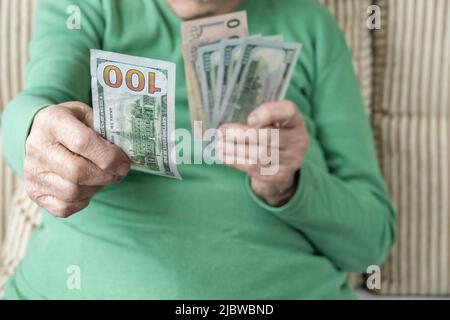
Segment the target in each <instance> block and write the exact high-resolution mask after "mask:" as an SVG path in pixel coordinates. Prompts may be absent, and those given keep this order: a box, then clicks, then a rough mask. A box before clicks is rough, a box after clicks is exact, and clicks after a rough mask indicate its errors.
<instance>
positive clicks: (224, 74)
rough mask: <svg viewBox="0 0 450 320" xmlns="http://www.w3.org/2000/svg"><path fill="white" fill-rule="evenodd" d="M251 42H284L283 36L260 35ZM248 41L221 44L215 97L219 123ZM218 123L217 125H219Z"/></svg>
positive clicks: (223, 42) (253, 37)
mask: <svg viewBox="0 0 450 320" xmlns="http://www.w3.org/2000/svg"><path fill="white" fill-rule="evenodd" d="M248 39H249V40H255V39H264V41H267V42H270V41H271V42H282V41H283V37H282V36H281V35H275V36H266V37H262V36H261V35H260V34H258V35H254V36H251V37H249V38H248ZM247 41H248V40H246V39H231V40H226V41H222V42H221V47H220V51H221V52H220V57H221V59H222V60H221V62H220V69H219V74H218V81H217V86H218V88H219V89H218V90H217V93H216V97H215V102H216V105H215V108H214V109H215V110H216V113H215V118H216V119H218V120H217V121H220V120H222V119H221V118H220V117H221V115H222V114H223V112H224V111H225V110H224V108H225V107H226V105H225V104H224V99H225V95H226V93H227V92H228V89H229V87H230V82H231V81H232V80H233V74H234V72H235V70H236V66H237V64H238V62H239V61H240V60H241V57H242V51H243V48H244V46H245V45H246V43H247ZM217 121H216V125H217Z"/></svg>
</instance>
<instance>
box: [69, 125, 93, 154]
mask: <svg viewBox="0 0 450 320" xmlns="http://www.w3.org/2000/svg"><path fill="white" fill-rule="evenodd" d="M91 139H92V138H91V135H90V134H88V133H86V132H84V131H80V130H78V132H76V133H75V135H74V138H73V140H72V144H73V148H74V149H75V151H76V152H80V153H81V152H84V151H86V150H87V149H88V148H89V145H90V143H91Z"/></svg>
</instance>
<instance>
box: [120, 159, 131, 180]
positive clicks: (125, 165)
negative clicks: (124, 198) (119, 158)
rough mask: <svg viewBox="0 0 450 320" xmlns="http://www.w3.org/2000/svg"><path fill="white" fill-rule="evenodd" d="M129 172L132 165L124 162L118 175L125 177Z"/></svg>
mask: <svg viewBox="0 0 450 320" xmlns="http://www.w3.org/2000/svg"><path fill="white" fill-rule="evenodd" d="M128 171H130V164H129V163H128V162H123V163H122V164H121V165H120V167H119V169H118V170H117V173H118V175H119V176H121V177H123V176H125V175H126V174H127V173H128Z"/></svg>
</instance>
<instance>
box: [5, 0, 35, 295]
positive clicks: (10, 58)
mask: <svg viewBox="0 0 450 320" xmlns="http://www.w3.org/2000/svg"><path fill="white" fill-rule="evenodd" d="M36 3H37V0H0V84H1V85H0V111H1V110H2V109H3V107H4V106H5V105H6V103H7V102H8V101H10V100H11V99H12V98H13V97H14V96H15V95H16V94H17V93H18V92H19V91H20V89H21V88H22V84H23V75H24V69H25V65H26V63H27V45H28V41H29V38H30V35H31V29H32V25H33V17H34V15H33V12H34V8H35V6H36ZM1 146H2V142H1V136H0V244H2V247H1V250H0V265H1V266H2V268H1V269H0V297H1V296H2V288H3V284H4V282H5V279H6V277H8V276H9V275H10V274H11V273H12V272H13V271H14V269H15V267H16V265H17V263H18V262H19V260H20V259H21V258H22V256H23V254H24V252H25V248H26V244H27V242H28V239H29V237H30V234H31V231H32V229H33V228H34V227H35V226H36V224H37V223H38V222H39V219H40V215H39V212H38V208H37V206H36V205H35V204H34V203H33V202H31V200H29V199H28V197H27V196H26V195H25V193H24V191H23V190H22V189H21V183H20V181H19V179H17V178H16V177H15V176H14V175H13V173H12V172H11V171H10V169H9V168H8V167H7V165H6V163H5V161H4V160H3V158H2V157H1ZM14 193H16V196H13V195H14ZM7 229H8V230H9V232H6V230H7Z"/></svg>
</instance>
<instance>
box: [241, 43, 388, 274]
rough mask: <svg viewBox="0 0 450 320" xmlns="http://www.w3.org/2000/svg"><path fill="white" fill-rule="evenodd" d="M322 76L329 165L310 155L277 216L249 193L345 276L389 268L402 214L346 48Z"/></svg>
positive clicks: (318, 100) (319, 116) (316, 115)
mask: <svg viewBox="0 0 450 320" xmlns="http://www.w3.org/2000/svg"><path fill="white" fill-rule="evenodd" d="M335 58H336V59H333V62H332V63H331V64H329V65H328V66H327V67H326V68H325V69H324V70H323V71H321V73H320V75H319V76H318V81H316V85H315V88H314V98H313V101H312V104H313V115H312V121H313V122H314V125H315V127H316V129H317V131H316V134H315V137H314V138H315V139H316V140H317V141H318V143H319V145H320V149H321V151H322V153H323V156H324V158H325V161H326V166H325V168H324V166H322V165H318V164H317V163H316V162H315V161H314V159H315V158H314V155H312V154H311V152H308V153H307V155H306V159H305V162H304V164H303V166H302V168H301V170H300V179H299V185H298V189H297V192H296V194H295V195H294V196H293V198H291V199H290V201H289V202H288V203H287V204H286V205H284V206H283V207H279V208H274V207H271V206H269V205H267V204H266V203H265V202H264V201H263V200H262V199H260V198H258V197H257V196H256V195H255V194H254V193H253V192H252V190H251V187H250V183H247V189H248V191H249V193H250V195H251V197H252V198H253V199H254V201H255V202H257V203H258V204H259V205H260V206H261V207H263V208H264V209H265V210H268V211H269V212H271V213H273V214H274V215H276V216H278V217H279V218H280V219H282V220H283V221H284V222H285V223H287V224H289V225H290V226H291V227H293V228H296V229H297V230H299V231H301V232H302V234H304V235H305V236H306V237H307V238H308V239H309V240H310V241H311V243H313V245H314V246H315V247H316V249H317V250H318V251H319V252H320V253H321V254H323V255H324V256H326V257H327V258H328V259H330V260H331V261H332V262H333V263H334V264H335V266H337V268H339V269H341V270H343V271H346V272H361V271H365V270H366V269H367V267H368V266H369V265H374V264H375V265H377V264H379V263H381V262H382V260H383V259H384V258H385V256H386V254H387V253H388V252H389V250H390V249H391V247H392V245H393V243H394V240H395V223H396V222H395V214H394V210H393V208H392V206H391V203H390V200H389V197H388V194H387V191H386V188H385V185H384V182H383V179H382V177H381V174H380V172H379V168H378V163H377V159H376V153H375V148H374V142H373V137H372V133H371V129H370V124H369V121H368V118H367V115H366V113H365V111H364V108H363V102H362V97H361V94H360V89H359V84H358V81H357V79H356V76H355V73H354V69H353V66H352V61H351V57H350V53H349V51H348V49H347V48H343V50H341V53H340V54H339V53H338V54H337V56H336V57H335Z"/></svg>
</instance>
